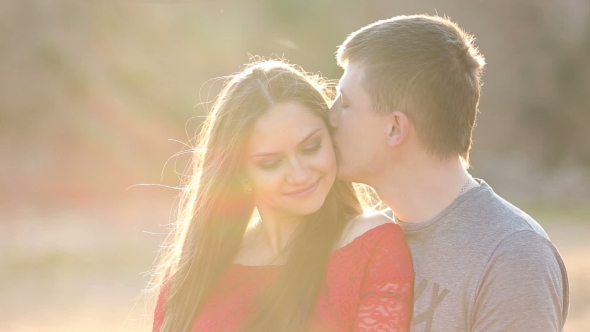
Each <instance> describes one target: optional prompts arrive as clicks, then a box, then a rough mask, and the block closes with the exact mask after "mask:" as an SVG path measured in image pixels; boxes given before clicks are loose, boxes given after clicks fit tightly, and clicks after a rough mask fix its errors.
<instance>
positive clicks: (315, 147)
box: [303, 141, 322, 154]
mask: <svg viewBox="0 0 590 332" xmlns="http://www.w3.org/2000/svg"><path fill="white" fill-rule="evenodd" d="M321 147H322V142H321V141H317V142H315V143H313V144H310V145H309V146H307V147H305V148H304V149H303V153H304V154H314V153H316V152H318V151H319V150H320V148H321Z"/></svg>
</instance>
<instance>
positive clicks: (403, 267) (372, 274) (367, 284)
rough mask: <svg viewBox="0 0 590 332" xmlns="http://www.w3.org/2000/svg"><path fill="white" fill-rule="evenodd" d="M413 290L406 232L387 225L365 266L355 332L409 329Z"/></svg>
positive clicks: (391, 331) (390, 331) (412, 274)
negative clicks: (404, 233)
mask: <svg viewBox="0 0 590 332" xmlns="http://www.w3.org/2000/svg"><path fill="white" fill-rule="evenodd" d="M413 290H414V269H413V266H412V257H411V255H410V250H409V248H408V245H407V243H406V240H405V238H404V235H403V231H402V230H401V228H399V226H397V225H396V227H388V228H386V229H384V230H383V232H382V233H381V234H380V237H379V239H378V240H377V242H376V244H375V247H374V248H373V251H372V253H371V258H370V260H369V262H368V264H367V267H366V269H365V275H364V279H363V284H362V286H361V302H360V305H359V309H358V312H357V316H356V319H355V323H354V331H356V332H367V331H372V332H376V331H388V332H394V331H409V329H410V321H411V317H412V296H413Z"/></svg>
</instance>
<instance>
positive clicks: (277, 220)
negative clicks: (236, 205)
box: [258, 211, 304, 256]
mask: <svg viewBox="0 0 590 332" xmlns="http://www.w3.org/2000/svg"><path fill="white" fill-rule="evenodd" d="M259 212H260V221H259V225H258V227H260V230H259V231H260V236H261V240H262V242H263V243H264V244H265V246H266V247H267V249H268V250H270V253H271V254H273V255H274V256H278V255H279V254H281V253H282V251H283V249H284V248H285V247H286V246H287V243H289V240H290V239H291V238H292V236H293V234H294V233H295V231H296V230H297V227H299V225H300V224H301V223H302V222H303V220H304V217H301V216H293V215H284V214H276V213H268V212H265V211H259Z"/></svg>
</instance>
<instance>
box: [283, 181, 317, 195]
mask: <svg viewBox="0 0 590 332" xmlns="http://www.w3.org/2000/svg"><path fill="white" fill-rule="evenodd" d="M320 180H321V178H319V179H317V181H315V182H314V183H312V184H310V185H309V186H307V187H303V188H301V189H297V190H292V191H289V192H286V193H284V195H285V196H289V197H296V198H300V197H305V196H307V195H310V194H311V193H313V192H314V191H315V190H316V188H317V187H318V185H319V183H320Z"/></svg>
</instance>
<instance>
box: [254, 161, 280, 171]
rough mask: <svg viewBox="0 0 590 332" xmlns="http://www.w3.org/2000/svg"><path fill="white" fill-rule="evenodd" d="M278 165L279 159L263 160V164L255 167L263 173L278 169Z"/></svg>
mask: <svg viewBox="0 0 590 332" xmlns="http://www.w3.org/2000/svg"><path fill="white" fill-rule="evenodd" d="M280 163H281V160H280V159H273V160H265V161H263V162H260V163H258V165H257V166H258V168H260V169H261V170H263V171H272V170H273V169H275V168H277V167H279V165H280Z"/></svg>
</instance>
